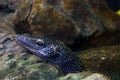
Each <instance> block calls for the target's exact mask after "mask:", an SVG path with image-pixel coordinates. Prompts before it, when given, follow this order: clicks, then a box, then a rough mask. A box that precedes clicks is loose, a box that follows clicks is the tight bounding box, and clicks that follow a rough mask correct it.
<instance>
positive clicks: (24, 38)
mask: <svg viewBox="0 0 120 80" xmlns="http://www.w3.org/2000/svg"><path fill="white" fill-rule="evenodd" d="M16 40H17V42H18V43H19V44H21V45H22V46H23V47H25V48H26V49H27V50H29V51H30V52H32V53H33V54H35V55H36V56H38V57H40V58H42V59H44V60H46V61H48V62H50V63H53V64H56V65H57V66H58V67H59V68H60V69H61V70H62V71H63V73H64V74H68V73H77V72H81V71H83V70H85V68H84V66H83V64H82V63H81V61H80V59H79V58H78V57H77V56H75V55H74V54H73V52H72V51H71V50H70V49H69V48H68V47H67V46H65V45H64V44H63V43H62V42H60V41H58V40H53V39H50V38H47V37H45V36H40V35H39V36H33V35H28V34H23V35H17V37H16Z"/></svg>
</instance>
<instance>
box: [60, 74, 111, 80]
mask: <svg viewBox="0 0 120 80" xmlns="http://www.w3.org/2000/svg"><path fill="white" fill-rule="evenodd" d="M59 80H110V79H109V78H108V77H106V76H104V75H102V74H98V73H91V72H81V73H75V74H72V73H71V74H68V75H66V76H64V77H61V78H60V79H59Z"/></svg>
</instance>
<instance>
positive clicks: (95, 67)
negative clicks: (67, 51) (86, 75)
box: [80, 45, 120, 80]
mask: <svg viewBox="0 0 120 80" xmlns="http://www.w3.org/2000/svg"><path fill="white" fill-rule="evenodd" d="M119 57H120V45H114V46H106V47H102V48H95V49H90V50H86V51H83V52H81V54H80V58H81V61H82V62H84V65H85V67H86V68H87V70H90V71H93V72H99V73H103V74H105V75H108V76H109V77H111V80H119V79H120V70H119V67H120V58H119Z"/></svg>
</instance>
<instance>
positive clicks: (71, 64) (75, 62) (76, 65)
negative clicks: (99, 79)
mask: <svg viewBox="0 0 120 80" xmlns="http://www.w3.org/2000/svg"><path fill="white" fill-rule="evenodd" d="M58 66H59V67H60V69H61V70H62V72H63V73H64V74H68V73H78V72H82V71H83V70H85V68H84V66H83V64H82V63H81V62H80V60H79V59H78V58H77V57H74V58H73V57H72V58H70V59H68V60H67V61H65V62H61V63H59V64H58Z"/></svg>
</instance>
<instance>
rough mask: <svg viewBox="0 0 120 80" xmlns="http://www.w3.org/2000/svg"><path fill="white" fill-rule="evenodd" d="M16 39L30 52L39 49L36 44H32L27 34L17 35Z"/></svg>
mask: <svg viewBox="0 0 120 80" xmlns="http://www.w3.org/2000/svg"><path fill="white" fill-rule="evenodd" d="M16 41H17V42H18V43H19V44H20V45H22V46H23V47H24V48H26V49H28V50H30V51H31V52H36V51H37V50H38V49H40V48H39V46H38V45H35V44H34V42H33V41H32V39H31V38H30V37H29V36H28V35H17V36H16Z"/></svg>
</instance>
